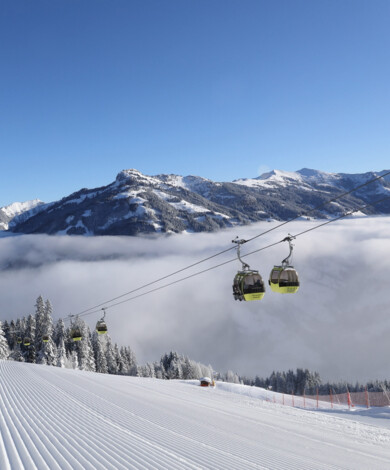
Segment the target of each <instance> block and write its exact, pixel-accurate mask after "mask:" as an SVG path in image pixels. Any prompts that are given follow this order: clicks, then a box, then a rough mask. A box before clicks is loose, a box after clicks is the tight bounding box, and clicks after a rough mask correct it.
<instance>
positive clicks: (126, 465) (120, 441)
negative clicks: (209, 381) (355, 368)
mask: <svg viewBox="0 0 390 470" xmlns="http://www.w3.org/2000/svg"><path fill="white" fill-rule="evenodd" d="M0 377H1V380H0V431H1V432H0V468H1V469H2V470H22V469H23V470H32V469H36V470H48V469H50V470H52V469H56V470H57V469H58V470H60V469H61V470H62V469H67V470H79V469H80V470H81V469H90V470H111V469H112V470H114V469H115V470H121V469H123V470H125V469H126V470H129V469H161V470H165V469H168V468H169V469H183V470H188V469H220V470H226V469H243V468H245V469H252V468H253V469H255V468H256V469H286V470H293V469H297V470H313V469H339V470H340V469H350V470H357V469H368V468H369V469H370V470H376V469H378V470H383V469H385V468H388V465H389V462H390V430H389V428H388V427H387V428H385V427H384V426H383V422H378V423H375V419H373V425H367V424H364V423H361V422H359V419H360V418H359V414H355V415H354V416H353V418H352V419H348V420H347V419H343V418H340V417H339V416H340V415H337V416H335V415H330V414H328V413H323V412H315V411H309V410H300V409H296V408H291V407H289V406H281V405H275V404H273V403H272V401H271V402H270V401H267V400H269V399H270V397H271V396H272V392H269V391H265V390H261V389H253V388H252V387H246V386H242V385H241V386H239V385H232V384H222V383H220V382H218V383H217V385H216V388H215V389H214V388H203V387H200V386H199V382H197V381H191V382H184V381H176V380H171V381H167V380H158V379H146V378H139V377H123V376H112V375H108V374H97V373H93V372H84V371H78V370H69V369H60V368H56V367H50V366H44V365H36V364H27V363H19V362H13V361H5V360H1V361H0ZM341 412H342V411H339V413H341ZM382 413H383V415H384V416H387V418H386V419H388V418H389V417H390V414H389V408H386V409H383V410H382Z"/></svg>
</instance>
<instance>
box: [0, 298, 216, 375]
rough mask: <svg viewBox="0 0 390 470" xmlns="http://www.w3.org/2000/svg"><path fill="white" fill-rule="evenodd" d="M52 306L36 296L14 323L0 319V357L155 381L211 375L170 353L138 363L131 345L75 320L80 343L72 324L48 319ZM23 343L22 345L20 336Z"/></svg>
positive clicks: (210, 370)
mask: <svg viewBox="0 0 390 470" xmlns="http://www.w3.org/2000/svg"><path fill="white" fill-rule="evenodd" d="M52 315H53V307H52V305H51V303H50V301H49V300H46V301H45V300H44V299H43V297H42V296H39V297H38V298H37V300H36V303H35V312H34V314H30V315H28V316H27V318H26V317H23V318H18V319H17V320H16V321H15V320H11V321H10V322H7V321H4V322H3V323H1V322H0V359H12V360H15V361H21V362H30V363H36V364H46V365H49V366H57V367H66V368H72V369H80V370H86V371H92V372H99V373H102V374H117V375H130V376H138V377H152V378H159V379H185V380H189V379H199V378H201V377H204V376H208V377H213V370H212V367H211V366H205V365H204V364H201V363H198V362H196V361H193V360H191V359H189V358H188V357H186V356H183V355H180V354H178V353H176V352H170V353H167V354H164V355H163V356H162V357H161V359H160V360H159V361H155V362H148V363H146V364H145V365H139V364H138V363H137V359H136V356H135V353H134V352H133V350H132V349H131V347H129V346H127V347H125V346H121V347H119V346H118V345H117V344H116V343H113V342H112V340H111V337H110V335H109V334H108V333H106V334H104V335H98V334H97V332H96V331H92V332H91V330H90V328H89V326H88V325H87V324H86V323H85V322H84V321H83V320H82V319H77V327H78V328H79V329H80V332H81V336H82V338H83V340H82V341H73V339H72V330H73V328H74V327H75V322H74V321H73V322H72V321H71V322H70V325H69V326H68V327H67V326H65V323H64V320H63V319H59V320H58V321H57V322H56V324H54V323H53V317H52ZM26 338H28V339H29V344H28V345H25V339H26Z"/></svg>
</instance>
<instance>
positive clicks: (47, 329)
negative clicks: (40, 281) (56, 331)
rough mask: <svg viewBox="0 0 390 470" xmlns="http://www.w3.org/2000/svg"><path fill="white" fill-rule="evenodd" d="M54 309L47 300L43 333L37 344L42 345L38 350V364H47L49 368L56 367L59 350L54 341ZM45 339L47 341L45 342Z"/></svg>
mask: <svg viewBox="0 0 390 470" xmlns="http://www.w3.org/2000/svg"><path fill="white" fill-rule="evenodd" d="M52 313H53V307H52V305H51V303H50V300H46V302H45V305H44V311H43V316H42V319H41V321H42V323H41V331H42V332H43V335H42V337H41V338H40V339H39V338H36V341H35V344H41V348H40V349H39V350H37V362H38V364H47V365H48V366H53V365H56V357H57V348H56V345H55V343H54V341H53V318H52ZM44 339H45V340H46V341H44Z"/></svg>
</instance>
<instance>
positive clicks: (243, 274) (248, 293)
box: [233, 271, 265, 301]
mask: <svg viewBox="0 0 390 470" xmlns="http://www.w3.org/2000/svg"><path fill="white" fill-rule="evenodd" d="M264 294H265V287H264V282H263V279H262V277H261V276H260V274H259V273H258V271H239V272H238V273H237V274H236V276H235V278H234V281H233V295H234V300H246V301H249V300H261V299H262V298H263V297H264Z"/></svg>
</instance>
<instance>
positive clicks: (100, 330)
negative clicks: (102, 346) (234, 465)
mask: <svg viewBox="0 0 390 470" xmlns="http://www.w3.org/2000/svg"><path fill="white" fill-rule="evenodd" d="M96 332H97V334H98V335H105V334H106V333H107V324H106V322H105V321H103V320H99V321H98V322H97V323H96Z"/></svg>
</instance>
